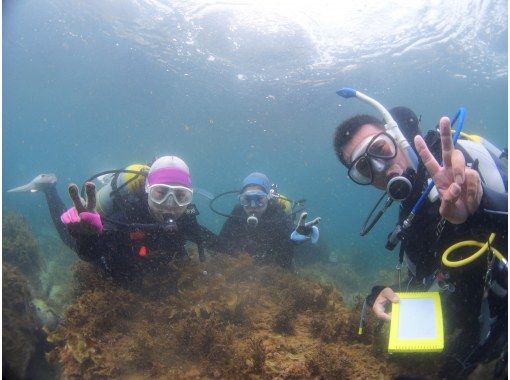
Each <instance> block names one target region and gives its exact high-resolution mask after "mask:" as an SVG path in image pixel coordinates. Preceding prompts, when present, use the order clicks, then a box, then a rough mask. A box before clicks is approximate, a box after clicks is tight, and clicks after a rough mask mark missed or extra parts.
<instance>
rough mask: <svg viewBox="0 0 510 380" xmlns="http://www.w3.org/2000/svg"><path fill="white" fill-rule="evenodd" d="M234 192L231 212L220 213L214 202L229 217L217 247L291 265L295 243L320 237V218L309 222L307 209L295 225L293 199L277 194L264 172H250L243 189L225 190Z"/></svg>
mask: <svg viewBox="0 0 510 380" xmlns="http://www.w3.org/2000/svg"><path fill="white" fill-rule="evenodd" d="M234 192H235V193H237V194H238V199H239V202H238V203H237V204H236V205H235V206H234V208H233V210H232V211H231V213H230V214H222V213H219V212H218V211H216V210H215V209H214V208H213V206H212V205H213V202H211V209H212V210H213V211H214V212H217V213H219V214H220V215H223V216H227V217H228V218H227V220H226V221H225V223H224V224H223V227H222V229H221V231H220V233H219V236H218V245H219V246H218V248H217V250H218V251H224V252H227V253H229V254H235V253H239V252H246V253H248V254H249V255H251V256H252V257H253V258H254V260H255V262H258V263H263V264H271V263H275V264H277V265H279V266H281V267H284V268H291V267H292V258H293V251H294V245H295V244H296V243H301V242H304V241H307V240H311V241H312V243H316V242H317V241H318V239H319V228H318V227H317V224H318V223H319V221H320V218H315V219H314V220H312V221H310V222H306V221H305V220H306V217H307V213H306V212H303V213H302V214H301V216H300V218H299V221H298V223H297V227H294V220H293V216H294V214H296V212H293V211H292V206H293V205H292V201H290V200H289V199H287V198H286V197H284V196H283V195H281V194H278V193H277V192H276V189H275V186H272V185H271V182H270V181H269V179H268V177H267V176H266V175H265V174H262V173H257V172H254V173H251V174H250V175H248V176H247V177H246V178H245V179H244V180H243V182H242V186H241V190H240V191H237V190H236V191H230V192H226V193H223V194H228V193H234ZM220 196H221V195H220ZM218 197H219V196H218ZM218 197H216V198H218ZM213 201H214V200H213ZM297 203H299V204H301V203H302V201H301V202H297ZM301 211H302V210H301Z"/></svg>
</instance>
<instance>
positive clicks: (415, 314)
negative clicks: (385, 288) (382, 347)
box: [388, 292, 444, 352]
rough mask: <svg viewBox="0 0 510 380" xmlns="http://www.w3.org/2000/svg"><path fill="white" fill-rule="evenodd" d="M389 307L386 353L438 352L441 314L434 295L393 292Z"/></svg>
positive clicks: (442, 337) (442, 335)
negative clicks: (388, 333) (390, 310)
mask: <svg viewBox="0 0 510 380" xmlns="http://www.w3.org/2000/svg"><path fill="white" fill-rule="evenodd" d="M397 295H398V297H399V298H400V302H399V303H394V304H392V312H391V325H390V342H389V344H388V352H441V351H443V348H444V332H443V311H442V309H441V300H440V298H439V293H438V292H423V293H397Z"/></svg>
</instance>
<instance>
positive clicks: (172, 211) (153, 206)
mask: <svg viewBox="0 0 510 380" xmlns="http://www.w3.org/2000/svg"><path fill="white" fill-rule="evenodd" d="M157 191H159V189H157V188H156V189H154V190H153V192H154V193H157ZM155 198H157V197H155ZM148 205H149V210H150V211H151V214H152V215H153V216H154V217H155V218H156V219H157V220H158V221H159V222H165V221H167V220H168V219H173V220H177V219H179V218H180V217H181V216H182V215H183V214H184V211H186V208H187V207H188V205H187V204H186V205H183V206H179V205H178V204H177V203H176V202H175V198H174V197H173V196H170V197H168V198H167V199H166V201H165V202H163V203H156V202H154V201H153V200H152V199H151V197H150V196H149V197H148Z"/></svg>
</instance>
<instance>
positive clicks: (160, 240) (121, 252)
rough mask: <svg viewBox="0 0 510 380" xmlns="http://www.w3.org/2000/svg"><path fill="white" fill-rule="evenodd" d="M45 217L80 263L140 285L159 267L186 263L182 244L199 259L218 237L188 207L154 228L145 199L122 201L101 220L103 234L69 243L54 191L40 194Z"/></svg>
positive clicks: (129, 197)
mask: <svg viewBox="0 0 510 380" xmlns="http://www.w3.org/2000/svg"><path fill="white" fill-rule="evenodd" d="M45 193H46V197H47V200H48V206H49V208H50V214H51V216H52V219H53V222H54V224H55V227H56V228H57V231H58V232H59V235H60V237H61V238H62V240H63V241H64V243H66V244H67V245H68V246H69V247H71V248H72V249H74V250H75V251H76V252H77V254H78V256H79V257H80V259H82V260H85V261H91V262H94V263H95V264H97V265H98V266H99V267H100V268H101V269H102V270H104V271H105V272H106V273H108V274H110V275H111V276H112V277H113V278H114V279H116V280H120V281H128V282H129V281H134V280H140V278H141V276H143V273H146V272H147V271H156V270H158V269H159V268H160V267H161V264H164V263H168V262H170V261H172V260H178V259H183V258H187V253H186V250H185V243H186V242H187V241H191V242H194V243H196V244H197V245H198V252H199V255H201V256H203V253H204V247H205V246H206V244H208V245H213V244H215V241H216V239H217V237H216V236H215V235H214V234H213V233H212V232H211V231H209V230H208V229H207V228H205V227H203V226H201V225H200V224H199V223H198V221H197V215H198V210H197V208H196V207H195V205H193V204H190V205H188V207H187V208H186V211H185V212H184V214H183V215H182V216H181V217H180V218H179V219H178V220H176V221H175V224H173V225H167V226H165V227H163V226H160V227H158V226H157V223H156V221H155V219H154V217H153V216H152V215H151V213H150V211H149V208H148V203H147V196H146V195H145V194H143V195H130V196H126V197H123V198H122V200H120V201H118V202H117V203H116V205H115V206H114V211H113V212H112V214H111V215H108V217H107V218H102V221H103V227H104V228H103V232H102V233H101V234H100V235H98V236H77V237H76V239H75V238H73V237H72V236H71V235H70V234H69V232H68V230H67V228H66V227H65V226H64V224H63V223H62V222H61V221H60V214H61V213H62V212H64V211H65V206H64V204H63V202H62V201H61V200H60V198H59V197H58V194H57V192H56V189H55V187H54V186H52V187H50V188H48V189H46V190H45Z"/></svg>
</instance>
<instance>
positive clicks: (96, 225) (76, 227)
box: [60, 182, 103, 236]
mask: <svg viewBox="0 0 510 380" xmlns="http://www.w3.org/2000/svg"><path fill="white" fill-rule="evenodd" d="M85 191H86V193H87V202H86V204H83V202H82V200H81V198H80V196H79V194H78V186H76V185H75V184H73V183H72V184H70V185H69V196H70V197H71V200H72V201H73V204H74V207H71V208H70V209H69V210H67V211H65V212H64V213H63V214H62V215H60V220H61V221H62V223H64V224H65V225H66V226H67V228H68V229H69V232H70V233H71V235H73V236H76V235H98V234H100V233H101V232H102V231H103V223H102V222H101V216H100V215H99V214H98V213H97V212H96V211H95V208H96V187H95V186H94V184H93V183H92V182H87V183H86V184H85Z"/></svg>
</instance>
